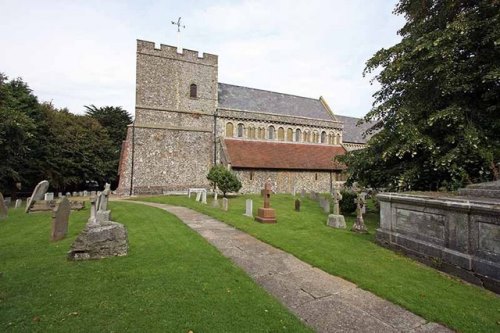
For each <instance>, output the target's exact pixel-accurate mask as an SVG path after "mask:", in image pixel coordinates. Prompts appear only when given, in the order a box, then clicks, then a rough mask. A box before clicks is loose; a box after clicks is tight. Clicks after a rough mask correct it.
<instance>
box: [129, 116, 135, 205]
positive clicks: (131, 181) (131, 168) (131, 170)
mask: <svg viewBox="0 0 500 333" xmlns="http://www.w3.org/2000/svg"><path fill="white" fill-rule="evenodd" d="M134 155H135V120H134V122H133V123H132V161H131V163H130V164H131V165H130V193H129V194H130V196H132V195H133V194H134Z"/></svg>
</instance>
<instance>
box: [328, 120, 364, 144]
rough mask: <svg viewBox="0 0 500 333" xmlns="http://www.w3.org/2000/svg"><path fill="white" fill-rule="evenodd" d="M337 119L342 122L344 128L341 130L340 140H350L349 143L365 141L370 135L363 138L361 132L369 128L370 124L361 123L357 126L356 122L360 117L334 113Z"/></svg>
mask: <svg viewBox="0 0 500 333" xmlns="http://www.w3.org/2000/svg"><path fill="white" fill-rule="evenodd" d="M335 117H337V119H338V120H340V121H341V122H343V123H344V130H343V131H342V141H343V142H346V143H347V142H350V143H366V142H367V141H368V139H369V138H370V137H371V135H369V136H367V137H366V138H363V133H364V132H365V131H366V130H367V129H368V128H370V126H371V124H369V123H363V124H361V125H360V126H357V125H356V124H357V122H358V121H359V120H360V118H354V117H347V116H340V115H337V114H336V115H335Z"/></svg>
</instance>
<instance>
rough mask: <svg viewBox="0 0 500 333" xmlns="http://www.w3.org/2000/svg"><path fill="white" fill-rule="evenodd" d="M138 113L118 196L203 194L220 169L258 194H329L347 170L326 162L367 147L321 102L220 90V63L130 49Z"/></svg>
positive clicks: (164, 48)
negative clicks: (266, 189)
mask: <svg viewBox="0 0 500 333" xmlns="http://www.w3.org/2000/svg"><path fill="white" fill-rule="evenodd" d="M136 66H137V68H136V109H135V119H134V122H133V124H131V125H130V126H129V128H128V132H127V138H126V140H125V141H124V142H123V145H122V152H121V160H120V168H119V175H120V180H119V187H118V192H119V193H120V194H124V195H128V194H146V193H148V194H161V193H166V192H172V191H185V190H187V189H188V188H192V187H198V188H200V187H202V188H209V187H210V185H209V182H208V180H207V179H206V176H207V174H208V171H209V170H210V168H211V167H212V166H213V165H215V164H219V163H222V164H223V165H225V166H226V167H227V168H229V169H231V170H232V171H233V172H235V173H236V175H237V176H238V178H239V179H240V181H241V182H242V184H243V187H242V189H241V191H240V192H242V193H257V192H260V190H261V189H262V188H263V186H264V183H265V182H266V181H271V183H272V184H273V190H274V191H275V192H277V193H291V192H293V191H294V189H295V190H296V191H301V190H302V189H304V190H306V191H317V192H327V191H330V190H331V187H332V184H333V182H335V181H341V180H342V179H343V178H342V177H343V170H344V169H345V166H343V165H341V164H339V163H336V162H335V161H334V157H335V156H338V155H342V154H345V152H346V151H349V150H354V149H361V148H363V147H365V145H366V138H363V136H362V133H363V131H364V130H365V127H366V125H365V126H356V123H357V121H358V120H359V119H357V118H352V117H345V116H340V115H337V114H334V112H333V111H332V109H331V108H330V107H329V105H328V103H327V102H326V100H325V99H324V98H322V97H320V98H318V99H312V98H306V97H300V96H295V95H289V94H284V93H277V92H271V91H266V90H260V89H254V88H247V87H241V86H236V85H231V84H225V83H219V82H218V57H217V56H216V55H213V54H207V53H203V54H202V55H200V54H198V52H196V51H191V50H186V49H184V50H182V53H179V52H178V50H177V48H176V47H173V46H168V45H161V46H160V48H156V47H155V44H154V43H153V42H147V41H142V40H138V41H137V65H136Z"/></svg>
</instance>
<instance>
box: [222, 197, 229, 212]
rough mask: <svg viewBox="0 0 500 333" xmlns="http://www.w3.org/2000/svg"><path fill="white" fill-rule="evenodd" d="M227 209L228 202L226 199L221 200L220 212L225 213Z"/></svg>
mask: <svg viewBox="0 0 500 333" xmlns="http://www.w3.org/2000/svg"><path fill="white" fill-rule="evenodd" d="M228 209H229V200H227V198H222V210H223V211H225V212H227V210H228Z"/></svg>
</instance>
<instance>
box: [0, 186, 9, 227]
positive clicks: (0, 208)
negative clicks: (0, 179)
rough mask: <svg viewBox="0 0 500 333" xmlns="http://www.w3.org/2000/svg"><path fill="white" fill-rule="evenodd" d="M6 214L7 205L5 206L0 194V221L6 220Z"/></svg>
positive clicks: (7, 210)
mask: <svg viewBox="0 0 500 333" xmlns="http://www.w3.org/2000/svg"><path fill="white" fill-rule="evenodd" d="M8 212H9V209H8V208H7V205H6V204H5V201H4V199H3V194H2V193H1V192H0V220H3V219H5V218H7V214H8Z"/></svg>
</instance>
